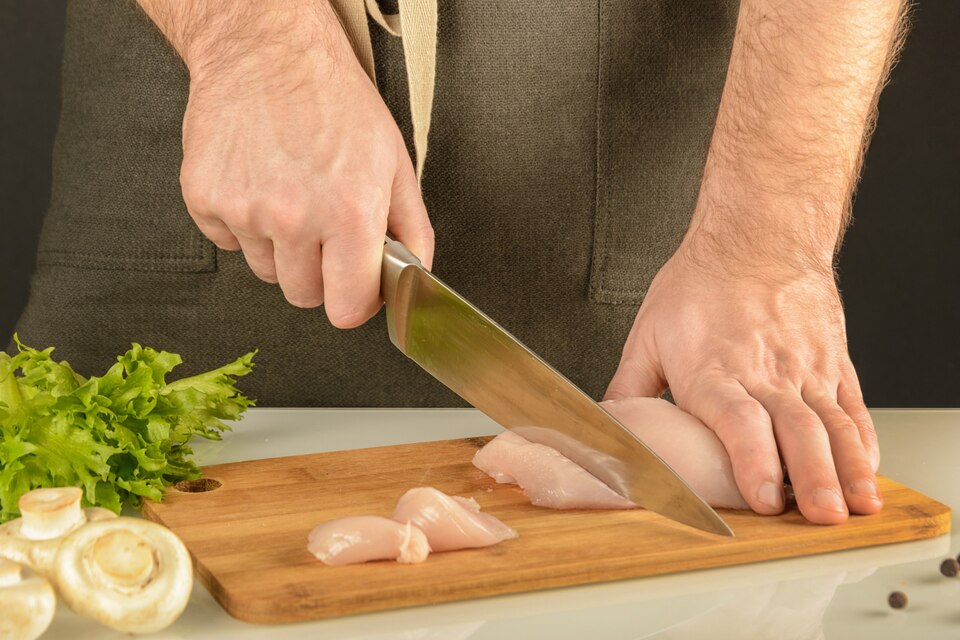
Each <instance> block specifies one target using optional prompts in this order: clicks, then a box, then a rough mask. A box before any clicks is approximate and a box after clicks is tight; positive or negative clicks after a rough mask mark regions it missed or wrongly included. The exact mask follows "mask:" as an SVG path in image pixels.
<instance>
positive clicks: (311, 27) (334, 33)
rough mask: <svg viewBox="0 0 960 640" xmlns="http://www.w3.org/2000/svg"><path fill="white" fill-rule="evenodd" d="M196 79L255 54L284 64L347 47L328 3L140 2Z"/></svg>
mask: <svg viewBox="0 0 960 640" xmlns="http://www.w3.org/2000/svg"><path fill="white" fill-rule="evenodd" d="M137 2H138V4H139V5H140V7H141V8H142V9H143V11H144V13H146V14H147V16H148V17H149V18H150V19H151V20H152V21H153V23H154V24H156V26H157V28H159V29H160V31H161V32H162V33H163V35H164V36H165V37H166V39H167V41H168V42H169V43H170V45H171V46H172V47H173V49H174V50H175V51H176V52H177V54H179V55H180V57H181V58H182V59H183V60H184V62H185V63H186V65H187V67H188V69H189V70H190V74H191V77H192V78H195V77H196V76H199V75H201V74H216V73H221V72H223V71H224V70H225V69H226V68H228V67H230V66H231V65H234V64H235V63H236V62H237V61H238V60H242V59H243V58H245V57H248V56H250V55H253V54H263V55H267V56H276V65H277V69H276V75H277V76H279V75H281V72H282V71H283V68H282V65H283V60H284V59H287V58H289V57H296V56H301V55H305V54H311V55H314V54H316V53H318V52H322V53H326V54H335V55H337V54H339V52H341V51H343V50H344V46H346V50H349V43H348V42H347V40H346V36H345V35H344V33H343V30H342V29H341V28H340V24H339V22H338V20H337V16H336V14H335V13H334V11H333V9H332V8H331V6H330V4H329V3H328V2H326V1H324V0H320V1H315V0H289V1H285V2H282V3H272V2H259V1H257V0H137Z"/></svg>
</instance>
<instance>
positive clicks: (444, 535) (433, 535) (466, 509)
mask: <svg viewBox="0 0 960 640" xmlns="http://www.w3.org/2000/svg"><path fill="white" fill-rule="evenodd" d="M393 519H394V520H396V521H397V522H406V523H411V524H413V525H415V526H416V527H417V528H419V529H421V530H423V532H424V533H425V534H427V540H429V541H430V548H431V549H432V550H433V551H437V552H439V551H453V550H455V549H467V548H472V547H489V546H490V545H494V544H497V543H498V542H502V541H503V540H507V539H509V538H516V537H517V535H518V534H517V532H516V531H514V530H513V529H511V528H510V527H508V526H507V525H505V524H503V523H502V522H500V521H499V520H497V519H496V518H495V517H494V516H492V515H490V514H488V513H482V512H481V511H480V505H479V504H477V501H476V500H474V499H473V498H461V497H460V496H448V495H447V494H445V493H443V492H442V491H438V490H437V489H434V488H432V487H419V488H416V489H410V490H409V491H407V492H406V493H405V494H403V496H402V497H401V498H400V501H399V502H398V503H397V508H396V510H395V511H394V512H393Z"/></svg>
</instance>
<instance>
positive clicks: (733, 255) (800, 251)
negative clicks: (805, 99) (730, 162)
mask: <svg viewBox="0 0 960 640" xmlns="http://www.w3.org/2000/svg"><path fill="white" fill-rule="evenodd" d="M709 174H710V172H709V171H708V174H707V175H706V176H704V180H703V184H702V186H701V190H700V195H699V198H698V200H697V206H696V209H695V210H694V215H693V218H692V220H691V223H690V227H689V229H688V230H687V233H686V235H685V237H684V239H683V242H682V243H681V250H682V251H683V252H684V253H685V254H686V255H687V256H688V257H689V259H691V260H694V261H698V262H704V261H706V262H709V263H710V264H715V265H716V264H719V265H720V266H722V267H729V268H733V267H735V266H736V267H737V268H740V269H751V268H760V267H762V268H765V269H773V268H779V269H787V270H792V271H798V270H804V271H819V272H823V273H831V274H832V272H833V264H834V259H835V255H836V249H837V245H838V240H839V238H840V236H841V230H842V228H843V226H844V224H845V223H844V221H845V218H846V212H847V206H848V205H847V200H846V199H845V198H841V197H839V196H838V197H830V196H829V195H828V194H826V193H823V194H819V195H817V196H810V195H804V194H802V193H798V192H787V193H778V192H771V191H769V190H764V189H762V188H759V187H758V186H757V185H745V184H743V183H742V182H738V181H737V180H733V179H730V180H725V181H724V182H723V184H722V185H721V184H720V181H719V180H717V179H715V178H712V177H711V176H710V175H709Z"/></svg>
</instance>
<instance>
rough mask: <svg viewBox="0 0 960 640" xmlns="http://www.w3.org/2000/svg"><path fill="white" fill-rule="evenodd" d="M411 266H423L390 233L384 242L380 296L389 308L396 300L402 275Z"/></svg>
mask: <svg viewBox="0 0 960 640" xmlns="http://www.w3.org/2000/svg"><path fill="white" fill-rule="evenodd" d="M411 266H416V267H420V266H422V265H421V264H420V259H419V258H418V257H417V256H415V255H413V254H412V253H411V252H410V250H409V249H407V248H406V247H405V246H404V245H403V243H402V242H400V241H399V240H394V239H393V237H391V236H390V234H389V233H388V234H387V237H386V238H384V240H383V265H382V267H381V269H380V295H382V296H383V301H384V302H385V303H387V305H388V306H392V305H393V301H394V300H395V299H396V294H397V285H398V283H399V282H400V274H401V273H402V272H403V270H404V269H406V268H407V267H411Z"/></svg>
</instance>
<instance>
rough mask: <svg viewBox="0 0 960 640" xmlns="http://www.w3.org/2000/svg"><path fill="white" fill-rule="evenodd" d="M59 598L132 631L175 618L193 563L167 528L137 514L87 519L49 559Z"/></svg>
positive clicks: (149, 630) (148, 629) (187, 590)
mask: <svg viewBox="0 0 960 640" xmlns="http://www.w3.org/2000/svg"><path fill="white" fill-rule="evenodd" d="M53 570H54V577H53V580H54V582H55V583H56V585H57V591H58V592H59V593H60V597H61V598H62V599H63V601H64V602H65V603H66V604H67V605H68V606H69V607H70V608H71V609H73V610H74V611H76V612H77V613H79V614H81V615H84V616H88V617H91V618H94V619H96V620H99V621H100V622H102V623H103V624H105V625H107V626H108V627H111V628H113V629H117V630H119V631H127V632H132V633H152V632H154V631H159V630H160V629H163V628H165V627H166V626H168V625H170V624H171V623H172V622H173V621H174V620H176V619H177V618H178V617H179V616H180V614H181V613H182V612H183V610H184V608H185V607H186V606H187V601H188V600H189V599H190V591H191V590H192V588H193V565H192V563H191V560H190V554H189V553H188V552H187V548H186V547H185V546H184V545H183V542H181V541H180V539H179V538H178V537H177V536H176V535H174V534H173V533H172V532H171V531H170V530H169V529H167V528H166V527H163V526H161V525H159V524H156V523H154V522H150V521H147V520H140V519H137V518H116V519H113V520H104V521H100V522H91V523H89V524H86V525H84V526H83V527H81V528H79V529H77V530H76V531H74V532H73V533H71V534H70V535H69V536H67V537H66V538H64V540H63V542H62V543H61V545H60V548H59V550H58V551H57V555H56V558H55V561H54V563H53Z"/></svg>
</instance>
